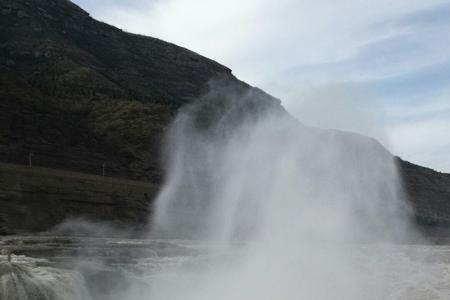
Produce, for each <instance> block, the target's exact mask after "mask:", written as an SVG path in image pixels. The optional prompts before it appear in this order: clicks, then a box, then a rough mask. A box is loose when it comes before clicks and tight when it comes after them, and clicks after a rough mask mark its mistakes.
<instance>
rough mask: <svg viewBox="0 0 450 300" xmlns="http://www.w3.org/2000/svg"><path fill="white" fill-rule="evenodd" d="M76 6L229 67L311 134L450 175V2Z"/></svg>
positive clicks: (156, 0)
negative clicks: (377, 148) (356, 138)
mask: <svg viewBox="0 0 450 300" xmlns="http://www.w3.org/2000/svg"><path fill="white" fill-rule="evenodd" d="M73 1H74V2H75V3H77V4H78V5H80V6H81V7H82V8H84V9H85V10H87V11H88V12H89V13H90V14H91V15H92V16H93V17H94V18H96V19H99V20H101V21H104V22H107V23H109V24H112V25H114V26H117V27H119V28H121V29H123V30H126V31H129V32H133V33H140V34H145V35H149V36H153V37H157V38H160V39H163V40H166V41H170V42H172V43H175V44H178V45H180V46H183V47H186V48H189V49H191V50H193V51H195V52H197V53H199V54H201V55H204V56H206V57H209V58H212V59H214V60H216V61H218V62H219V63H221V64H224V65H226V66H227V67H229V68H231V69H232V70H233V73H234V74H235V75H236V76H237V77H238V78H239V79H241V80H243V81H246V82H248V83H249V84H252V85H255V86H258V87H260V88H262V89H263V90H265V91H266V92H268V93H270V94H271V95H273V96H275V97H277V98H279V99H281V100H282V103H283V105H284V106H285V107H286V109H287V110H288V111H289V112H290V113H291V114H293V115H294V116H296V117H297V118H298V119H299V120H300V121H301V122H303V123H304V124H306V125H310V126H316V127H322V128H336V129H341V130H348V131H353V132H358V133H362V134H365V135H368V136H372V137H375V138H377V139H378V140H380V141H381V142H382V143H383V144H384V145H385V146H386V147H387V148H388V149H389V150H390V151H392V152H393V153H394V154H396V155H398V156H400V157H402V158H404V159H406V160H409V161H411V162H414V163H417V164H420V165H423V166H427V167H430V168H433V169H435V170H438V171H442V172H450V1H449V0H445V1H443V0H427V1H424V0H395V1H392V0H372V1H368V0H340V1H337V0H245V1H243V0H227V1H223V0H129V1H124V0H122V1H119V0H96V1H93V0H73Z"/></svg>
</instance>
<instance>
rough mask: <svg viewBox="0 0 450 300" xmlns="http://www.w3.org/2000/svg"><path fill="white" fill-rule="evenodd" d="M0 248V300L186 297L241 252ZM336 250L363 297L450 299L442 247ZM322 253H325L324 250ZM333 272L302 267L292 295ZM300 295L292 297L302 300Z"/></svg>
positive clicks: (83, 244)
mask: <svg viewBox="0 0 450 300" xmlns="http://www.w3.org/2000/svg"><path fill="white" fill-rule="evenodd" d="M0 245H1V247H2V248H3V249H10V250H12V251H13V253H14V254H13V255H12V261H11V263H9V262H8V261H7V256H5V255H3V256H1V257H0V260H1V262H0V298H1V299H5V300H7V299H10V300H12V299H25V300H26V299H32V300H40V299H43V300H45V299H54V300H57V299H64V300H66V299H67V300H71V299H74V300H77V299H86V300H89V299H100V300H101V299H105V300H106V299H114V300H115V299H125V298H127V299H129V300H131V299H133V300H134V299H176V298H177V297H178V296H176V295H177V293H176V292H174V291H173V290H172V291H171V289H177V288H179V289H184V290H186V291H185V292H183V293H184V294H185V295H186V298H187V299H188V298H190V297H189V295H190V294H189V292H190V291H189V289H190V288H192V289H196V288H198V284H199V282H201V281H202V280H203V281H208V280H209V279H208V278H205V277H202V276H197V277H195V278H194V274H199V273H201V274H203V275H204V274H208V276H213V274H217V276H221V275H219V274H220V272H219V271H216V269H218V268H219V267H218V262H220V268H221V269H223V268H228V269H230V270H232V269H233V267H235V265H236V264H239V261H240V260H239V259H236V258H237V257H243V256H245V255H246V254H245V251H244V250H243V249H245V248H246V247H244V246H243V245H241V244H234V245H228V246H225V245H223V244H212V243H201V242H196V241H183V240H145V239H121V238H73V237H71V238H69V237H54V236H52V237H48V236H12V237H2V238H1V239H0ZM344 247H345V248H346V251H345V252H346V253H347V256H346V257H347V258H348V262H350V265H351V268H352V269H353V270H357V274H358V276H357V280H358V284H362V285H364V286H366V287H365V289H366V291H367V295H362V294H359V296H360V297H362V296H364V299H389V300H400V299H412V300H414V299H442V300H444V299H450V246H447V245H380V244H377V245H374V244H370V245H368V244H366V245H345V246H344ZM322 248H323V249H325V250H324V253H325V255H328V254H326V253H327V251H328V250H326V249H327V246H326V245H324V246H323V247H322ZM316 249H317V248H316ZM315 251H317V250H315ZM316 257H317V256H316ZM319 257H320V256H319ZM323 257H325V256H323ZM293 259H294V258H293ZM315 259H316V258H315ZM325 260H326V258H325ZM275 263H276V262H275ZM333 266H334V267H335V266H336V265H333ZM199 270H202V272H199ZM341 271H342V270H327V269H326V268H323V267H321V268H320V269H319V272H318V273H317V274H316V272H315V271H314V270H304V274H305V277H304V278H297V279H294V280H298V285H297V286H298V288H299V291H300V289H304V288H305V287H304V286H303V285H302V283H301V282H305V281H306V282H307V281H308V279H310V278H313V277H314V276H316V275H317V276H319V277H321V278H323V280H324V282H321V285H322V286H323V288H324V289H327V287H331V289H333V288H332V285H333V284H334V282H333V281H334V280H335V279H336V281H338V280H340V279H339V276H340V272H341ZM380 271H381V272H380ZM329 272H332V276H330V273H329ZM342 272H343V271H342ZM345 274H346V273H344V274H342V275H343V276H344V275H345ZM380 274H382V276H381V277H380ZM235 275H236V276H240V275H239V274H238V273H236V274H235ZM243 276H245V275H243ZM200 284H201V283H200ZM313 286H314V285H313ZM250 288H251V287H250V286H249V289H250ZM259 288H260V289H265V287H264V286H260V287H259ZM375 289H376V290H375ZM380 289H382V291H380ZM168 291H170V293H169V292H168ZM374 291H377V294H376V295H375V294H374ZM302 292H303V290H301V291H300V293H299V297H298V298H293V299H304V298H303V297H302V296H300V294H301V293H302ZM359 293H360V292H359ZM192 295H193V294H192ZM192 295H191V296H192ZM335 296H336V297H334V298H333V299H343V298H341V296H342V295H340V294H337V295H335ZM191 298H192V297H191ZM236 298H239V297H236ZM267 299H272V298H270V297H268V298H267ZM317 299H321V298H317Z"/></svg>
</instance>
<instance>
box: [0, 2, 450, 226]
mask: <svg viewBox="0 0 450 300" xmlns="http://www.w3.org/2000/svg"><path fill="white" fill-rule="evenodd" d="M212 79H217V80H220V81H222V82H227V84H231V85H233V86H234V87H235V89H237V90H239V91H241V92H248V91H251V93H253V95H255V98H258V99H264V100H263V102H264V103H265V104H264V105H270V106H274V107H277V108H278V109H279V110H280V111H282V110H283V108H282V107H281V105H280V102H279V100H277V99H275V98H273V97H271V96H270V95H267V94H265V93H264V92H263V91H261V90H259V89H257V88H253V87H251V86H249V85H247V84H246V83H244V82H241V81H239V80H238V79H236V78H235V77H234V76H233V74H232V73H231V70H230V69H228V68H227V67H225V66H222V65H220V64H218V63H216V62H214V61H212V60H210V59H208V58H205V57H203V56H201V55H198V54H196V53H194V52H192V51H189V50H187V49H184V48H182V47H178V46H176V45H174V44H171V43H167V42H164V41H161V40H158V39H155V38H151V37H145V36H140V35H135V34H130V33H127V32H124V31H122V30H120V29H117V28H115V27H112V26H110V25H107V24H104V23H102V22H99V21H96V20H94V19H92V18H91V17H90V16H89V14H88V13H86V12H85V11H83V10H82V9H80V8H79V7H78V6H76V5H75V4H73V3H72V2H70V1H67V0H0V162H6V163H14V164H28V163H29V160H30V159H31V160H32V163H33V164H34V165H39V166H43V167H46V168H53V169H64V170H72V171H79V172H84V173H90V174H97V175H99V174H101V172H102V171H103V169H104V171H105V173H106V175H107V176H113V177H122V178H128V179H133V180H146V181H148V182H151V183H153V184H155V185H158V184H160V183H161V180H162V171H161V170H162V168H161V157H162V153H161V151H160V149H161V143H162V137H163V135H164V132H165V129H166V127H167V125H168V124H169V123H170V121H171V119H172V117H173V116H174V115H175V114H176V112H177V111H178V109H179V108H180V107H181V106H183V105H184V104H186V103H189V102H191V101H192V100H193V99H196V98H197V97H199V96H200V95H201V94H203V93H204V92H205V91H206V90H207V88H208V82H210V81H211V80H212ZM258 105H262V102H260V104H256V106H258ZM248 109H250V110H252V109H257V108H255V105H253V104H252V107H249V108H248ZM398 165H399V169H400V172H401V174H402V176H403V178H404V183H405V187H406V190H407V192H408V195H409V197H410V199H411V202H412V204H413V206H414V208H415V209H416V214H417V216H418V218H419V219H420V220H423V221H424V222H425V221H426V223H429V224H447V223H450V198H449V197H450V190H449V189H450V175H446V174H441V173H437V172H434V171H432V170H430V169H426V168H422V167H420V166H416V165H413V164H410V163H407V162H405V161H402V160H400V159H399V160H398ZM1 171H2V172H3V170H1ZM8 174H9V175H8ZM23 176H24V175H23V174H22V175H21V176H20V178H19V177H17V175H13V174H12V173H5V172H3V173H2V174H1V178H0V179H1V182H0V194H1V195H2V196H1V200H3V201H4V202H8V201H11V203H19V202H20V206H17V207H16V206H14V205H13V204H11V203H9V204H8V205H13V206H14V207H8V210H9V211H11V212H14V213H8V212H7V211H5V210H3V209H2V210H1V216H2V219H1V220H0V221H2V222H6V223H5V224H7V223H8V222H12V223H11V224H14V220H13V219H14V216H19V215H20V213H17V214H16V212H21V213H22V216H23V215H24V214H25V213H28V212H29V211H36V210H35V208H36V207H38V206H36V205H38V204H37V203H40V202H42V203H47V204H45V205H43V206H42V207H41V210H47V209H51V207H54V208H56V209H57V210H56V211H58V213H55V216H58V217H52V216H53V215H52V214H47V216H50V217H49V220H54V221H55V222H56V220H58V221H60V220H62V219H63V218H64V217H65V216H68V215H76V216H79V215H85V214H87V213H88V212H89V211H91V210H95V209H96V208H95V207H97V206H98V207H105V205H106V206H108V205H110V206H108V207H110V208H108V209H106V210H104V211H103V213H100V214H99V215H98V217H99V218H101V219H111V220H121V221H123V222H132V221H131V219H132V218H131V217H130V218H129V217H123V215H121V214H122V213H123V212H122V210H127V209H130V210H131V211H134V210H139V209H143V206H142V203H143V202H141V200H142V199H141V196H142V195H143V193H142V191H141V190H139V192H137V194H136V196H131V197H126V196H125V194H123V193H125V190H126V188H125V186H123V191H119V192H117V193H118V196H117V197H116V196H113V195H115V194H114V193H115V192H114V193H113V192H111V191H108V189H109V188H107V185H105V183H104V182H103V181H101V180H100V181H98V182H99V186H95V182H96V180H97V179H92V180H91V181H90V183H88V182H85V183H80V184H81V185H79V186H78V187H77V189H76V191H77V192H72V193H71V192H70V190H71V188H70V185H71V184H72V183H68V182H72V181H73V180H72V179H65V180H67V182H66V183H64V180H63V181H62V182H63V183H62V187H61V189H62V190H63V192H62V193H59V192H57V191H56V190H53V187H55V189H56V186H57V184H56V182H57V181H58V180H56V179H55V178H53V177H52V178H53V179H48V181H46V180H44V179H42V180H41V181H38V180H36V181H33V182H35V183H32V182H29V183H27V182H26V179H25V178H27V177H23ZM43 176H45V175H43ZM38 177H39V176H37V177H36V178H38ZM64 178H66V177H64ZM70 178H71V177H70ZM95 178H97V177H95ZM18 182H19V183H20V184H18ZM11 186H15V188H14V189H15V190H14V189H13V190H11ZM18 186H20V189H22V194H20V193H21V192H19V191H18V190H17V187H18ZM39 186H41V187H39ZM46 189H47V190H46ZM97 189H100V190H101V193H100V194H102V193H103V195H102V197H100V199H111V197H112V198H114V199H115V200H105V201H106V202H107V203H109V204H105V203H106V202H105V201H103V200H97V199H96V198H95V197H92V196H90V195H92V194H93V193H94V194H95V193H97V191H96V190H97ZM57 190H58V189H57ZM36 191H37V192H36ZM82 191H85V192H82ZM117 193H116V194H117ZM19 194H20V195H19ZM31 194H33V196H31ZM141 194H142V195H141ZM138 195H139V196H138ZM148 195H150V194H148ZM152 195H153V194H152ZM149 197H150V196H149ZM150 198H151V197H150ZM86 199H91V200H86ZM144 200H145V201H147V202H146V203H149V202H151V199H144ZM108 201H109V202H108ZM111 201H112V202H111ZM114 201H116V202H114ZM117 201H118V202H117ZM87 203H88V204H87ZM111 203H115V204H114V205H116V204H117V205H119V204H118V203H120V205H119V206H114V205H113V204H111ZM111 205H112V206H111ZM113 207H116V208H113ZM117 207H120V209H117ZM33 218H38V214H37V216H36V217H35V216H34V215H33ZM44 219H45V218H44ZM44 219H42V220H44ZM138 219H139V220H141V219H140V217H138ZM5 220H9V221H8V222H7V221H5ZM55 222H53V223H52V222H50V223H52V224H50V223H46V221H45V222H44V221H43V223H42V224H43V225H42V226H41V227H39V226H38V227H36V228H34V229H35V230H40V229H46V228H48V227H50V226H51V225H54V223H55ZM8 224H9V223H8ZM34 224H36V223H34ZM133 224H134V223H133ZM5 226H6V227H7V225H4V226H3V227H4V231H5V230H6V229H5ZM14 226H16V225H14ZM33 226H34V225H33ZM33 226H32V225H30V226H28V227H26V226H25V227H26V228H25V227H24V230H31V229H33ZM6 231H7V230H6Z"/></svg>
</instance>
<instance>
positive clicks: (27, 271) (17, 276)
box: [0, 256, 91, 300]
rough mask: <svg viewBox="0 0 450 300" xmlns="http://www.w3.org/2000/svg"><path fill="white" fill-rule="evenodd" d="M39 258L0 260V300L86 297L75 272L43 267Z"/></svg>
mask: <svg viewBox="0 0 450 300" xmlns="http://www.w3.org/2000/svg"><path fill="white" fill-rule="evenodd" d="M43 263H45V261H43V260H36V259H32V258H29V257H25V256H14V257H13V260H12V262H8V261H7V257H3V260H2V261H0V299H2V300H89V299H91V298H90V295H89V292H88V290H87V288H86V284H85V282H84V278H83V277H82V276H81V274H79V273H78V272H76V271H71V270H63V269H58V268H52V267H49V266H43V265H42V264H43Z"/></svg>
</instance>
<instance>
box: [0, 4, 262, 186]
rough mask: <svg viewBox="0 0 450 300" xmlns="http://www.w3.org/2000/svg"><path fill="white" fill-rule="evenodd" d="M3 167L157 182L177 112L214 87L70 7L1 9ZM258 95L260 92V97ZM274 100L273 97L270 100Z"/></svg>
mask: <svg viewBox="0 0 450 300" xmlns="http://www.w3.org/2000/svg"><path fill="white" fill-rule="evenodd" d="M0 13H1V18H0V71H1V82H0V86H1V91H0V97H1V104H0V105H1V107H0V109H1V112H0V123H1V124H3V126H2V128H1V131H0V141H2V143H1V145H0V160H2V161H7V162H12V163H26V162H27V161H28V155H29V152H33V159H34V161H35V163H36V164H40V165H44V166H48V167H54V168H63V169H73V170H78V171H84V172H90V173H99V172H101V166H102V164H103V163H106V170H107V174H109V175H113V176H123V177H129V178H134V179H150V180H151V181H153V182H158V181H159V180H160V177H161V174H160V171H159V169H160V168H159V165H158V150H159V146H160V137H161V135H162V132H163V129H164V127H165V126H166V125H167V124H168V123H169V120H170V118H171V116H172V115H173V114H174V113H175V112H176V110H177V108H178V107H179V106H180V105H183V104H184V103H187V102H189V101H190V100H192V99H194V98H196V97H198V96H199V95H200V94H201V93H202V92H204V91H205V89H206V83H207V82H208V81H209V80H210V79H211V78H221V79H222V80H228V81H231V82H233V83H234V84H235V85H237V86H240V87H241V88H243V89H249V88H250V87H249V86H248V85H246V84H245V83H243V82H240V81H239V80H237V79H236V78H235V77H234V76H233V75H232V74H231V71H230V70H229V69H228V68H226V67H224V66H222V65H220V64H218V63H216V62H214V61H212V60H210V59H207V58H205V57H202V56H200V55H198V54H196V53H194V52H192V51H189V50H187V49H184V48H181V47H178V46H176V45H173V44H170V43H167V42H164V41H161V40H158V39H155V38H150V37H144V36H139V35H134V34H129V33H126V32H123V31H121V30H120V29H117V28H115V27H112V26H109V25H107V24H104V23H101V22H98V21H96V20H94V19H92V18H91V17H90V16H89V14H88V13H86V12H85V11H83V10H82V9H80V8H79V7H77V6H76V5H74V4H73V3H71V2H70V1H65V0H29V1H25V0H19V1H16V0H14V1H12V0H11V1H10V0H0ZM259 93H262V92H259ZM267 97H268V98H270V97H269V96H267Z"/></svg>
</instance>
